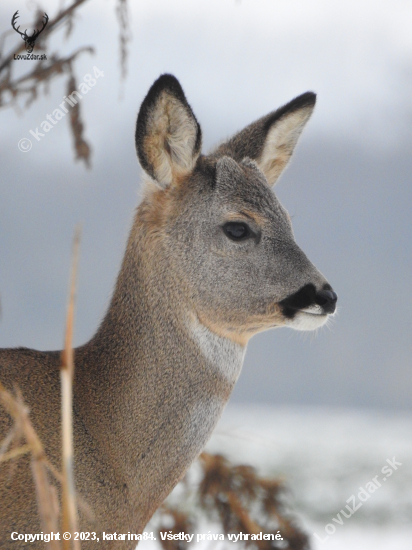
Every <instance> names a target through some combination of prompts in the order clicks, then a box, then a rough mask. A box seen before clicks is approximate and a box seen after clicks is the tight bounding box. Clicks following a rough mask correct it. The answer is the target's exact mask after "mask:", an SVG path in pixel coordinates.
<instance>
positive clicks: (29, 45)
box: [11, 10, 49, 53]
mask: <svg viewBox="0 0 412 550" xmlns="http://www.w3.org/2000/svg"><path fill="white" fill-rule="evenodd" d="M18 17H19V10H17V11H16V13H15V14H14V15H13V17H12V18H11V26H12V27H13V29H14V30H15V31H16V32H18V33H19V34H20V36H21V37H22V39H23V40H24V41H25V42H26V50H27V53H31V52H32V51H33V48H34V45H35V43H36V40H37V37H38V36H39V34H40V33H41V32H42V31H43V30H44V27H45V26H46V25H47V22H48V20H49V16H48V15H47V13H45V14H44V16H43V19H44V21H43V26H42V28H41V29H40V30H37V29H36V30H35V31H33V34H32V35H31V36H28V35H27V29H26V30H25V31H24V33H23V32H20V31H19V28H20V25H19V26H18V27H17V29H16V27H15V23H16V21H17V19H18Z"/></svg>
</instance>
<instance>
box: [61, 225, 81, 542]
mask: <svg viewBox="0 0 412 550" xmlns="http://www.w3.org/2000/svg"><path fill="white" fill-rule="evenodd" d="M79 243H80V228H79V227H77V228H76V231H75V236H74V242H73V263H72V273H71V280H70V291H69V303H68V307H67V319H66V333H65V342H64V349H63V351H62V357H61V359H62V363H61V370H60V381H61V395H62V399H61V410H62V467H63V476H62V529H63V531H64V532H66V531H70V532H71V533H72V534H73V533H74V532H76V531H78V530H79V529H78V517H77V505H76V493H75V486H74V474H73V462H74V460H73V455H74V452H73V376H74V352H73V326H74V305H75V296H76V273H77V262H78V253H79ZM72 544H73V548H74V550H80V541H79V540H74V537H73V536H72ZM70 546H71V541H70V540H68V541H66V540H64V541H63V548H64V549H65V550H70Z"/></svg>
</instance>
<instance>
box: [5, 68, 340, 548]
mask: <svg viewBox="0 0 412 550" xmlns="http://www.w3.org/2000/svg"><path fill="white" fill-rule="evenodd" d="M314 103H315V96H314V94H311V93H308V94H304V95H303V96H301V97H300V98H297V99H296V100H294V101H292V102H291V103H290V104H288V105H286V106H285V107H283V108H282V109H281V110H278V111H276V112H274V113H272V114H271V115H268V116H267V117H264V118H263V119H261V120H259V121H257V122H256V123H255V124H253V125H251V126H249V127H248V128H247V129H245V130H244V131H243V133H242V132H240V133H239V134H237V136H235V138H233V139H232V140H230V141H229V142H227V143H226V144H223V145H222V146H220V147H219V148H218V149H217V150H216V151H215V152H213V153H212V154H211V155H209V156H202V155H201V154H200V147H201V132H200V126H199V125H198V123H197V121H196V119H195V118H194V115H193V113H192V111H191V109H190V106H189V105H188V103H187V101H186V99H185V96H184V94H183V91H182V89H181V87H180V85H179V83H178V82H177V80H176V79H175V78H174V77H172V76H170V75H163V76H162V77H160V78H159V79H158V81H156V83H155V84H154V85H153V87H152V88H151V90H150V91H149V93H148V95H147V97H146V99H145V101H144V102H143V104H142V108H141V111H140V114H139V118H138V123H137V129H136V146H137V152H138V156H139V159H140V161H141V164H142V166H143V168H144V169H145V172H146V176H145V180H146V182H145V185H146V188H145V194H144V198H143V200H142V202H141V204H140V205H139V207H138V209H137V212H136V217H135V220H134V223H133V227H132V229H131V233H130V236H129V240H128V244H127V250H126V253H125V256H124V260H123V263H122V267H121V270H120V274H119V276H118V280H117V284H116V287H115V290H114V294H113V298H112V300H111V303H110V306H109V309H108V312H107V314H106V316H105V318H104V320H103V322H102V324H101V326H100V327H99V329H98V330H97V333H96V334H95V336H94V337H93V338H92V340H91V341H90V342H88V343H87V344H85V345H84V346H81V347H79V348H77V349H76V350H75V383H74V444H75V479H76V486H77V489H78V491H79V493H80V494H81V495H82V496H83V497H84V499H85V500H86V501H87V503H88V504H89V505H90V506H91V508H92V509H93V510H94V512H95V515H96V520H95V522H94V523H93V522H90V521H87V520H86V519H85V518H84V517H81V530H82V531H98V532H100V531H103V530H104V531H106V532H114V531H116V532H118V533H119V532H121V533H127V532H128V531H130V532H134V533H138V532H141V531H142V530H143V528H144V526H145V525H146V523H147V521H148V520H149V519H150V517H151V515H152V514H153V512H154V511H155V510H156V508H157V507H158V506H159V505H160V504H161V502H162V501H163V500H164V498H165V497H166V496H167V495H168V494H169V493H170V491H171V490H172V488H173V487H174V486H175V485H176V483H177V482H178V481H179V479H181V478H182V476H183V475H184V473H185V471H186V470H187V468H188V467H189V465H190V464H191V462H192V461H193V460H194V459H195V458H196V456H197V455H198V454H199V453H200V451H201V450H202V448H203V446H204V445H205V443H206V442H207V440H208V438H209V437H210V434H211V432H212V430H213V428H214V426H215V425H216V422H217V420H218V419H219V416H220V414H221V412H222V410H223V408H224V406H225V403H226V401H227V399H228V398H229V395H230V393H231V391H232V389H233V386H234V384H235V382H236V379H237V377H238V375H239V373H240V370H241V367H242V361H243V356H244V352H245V347H246V344H247V341H248V340H249V338H250V337H251V336H252V335H253V334H255V333H256V332H258V331H261V330H266V329H268V328H271V327H274V326H282V325H287V326H291V327H292V328H298V329H304V330H310V329H312V328H317V327H318V326H320V325H322V324H323V323H324V322H325V321H326V319H327V317H328V313H326V312H325V311H324V309H322V308H323V306H322V305H320V304H322V301H321V300H320V299H319V300H318V302H319V303H318V302H317V301H316V296H317V295H318V294H319V295H320V292H321V291H322V289H330V288H331V287H330V286H329V285H328V284H327V282H326V280H325V279H324V277H323V276H322V275H321V274H320V273H319V272H318V271H317V270H316V268H315V267H314V266H313V265H312V264H311V263H310V262H309V260H308V259H307V258H306V256H305V255H304V253H303V252H302V251H301V250H300V249H299V247H298V246H297V244H296V243H295V241H294V238H293V234H292V229H291V225H290V219H289V216H288V215H287V212H286V211H285V209H284V208H283V207H282V206H281V205H280V203H279V202H278V200H277V199H276V197H275V195H274V193H273V192H272V190H271V189H270V187H269V185H268V181H269V183H270V184H273V183H274V181H273V178H275V179H277V177H278V172H279V173H280V171H281V170H283V168H284V167H285V165H286V164H287V161H288V160H289V157H290V155H291V154H292V151H293V147H294V146H295V144H296V141H297V139H298V137H299V135H300V132H301V130H302V128H303V126H304V124H305V123H306V121H307V120H308V118H309V116H310V114H311V112H312V109H313V106H314ZM265 170H266V171H267V174H265V173H264V172H265ZM231 220H232V221H236V222H237V223H247V224H248V225H249V226H250V227H251V229H252V231H253V237H250V238H247V239H246V240H244V241H241V242H236V241H233V240H231V239H229V238H228V237H227V235H226V234H225V233H224V231H223V230H222V226H224V224H225V223H227V222H228V221H231ZM309 286H311V288H313V289H315V290H314V291H313V293H314V294H313V295H314V296H315V298H313V300H314V302H313V304H312V303H310V304H309V305H307V304H306V305H305V308H304V309H305V311H301V310H299V309H298V308H295V309H296V311H295V309H293V308H292V314H290V308H289V310H288V311H289V314H288V316H286V315H285V314H284V310H283V309H282V308H283V306H282V304H280V302H282V300H285V299H288V298H289V297H291V296H292V297H293V296H294V295H295V293H297V292H298V291H301V293H302V289H303V290H304V289H305V288H306V287H309ZM316 293H318V294H316ZM332 294H333V292H332V293H331V292H329V296H330V295H332ZM290 303H292V302H290ZM333 309H334V308H333ZM329 313H330V311H329ZM59 357H60V354H59V352H40V351H34V350H27V349H24V348H19V349H6V350H1V351H0V380H1V381H2V382H3V383H4V384H5V385H6V386H7V387H9V388H12V387H13V384H17V385H18V386H19V387H20V389H21V390H22V393H23V396H24V399H25V400H26V402H27V403H28V405H29V407H30V409H31V418H32V421H33V424H34V426H35V428H36V430H37V431H38V434H39V436H40V438H41V440H42V442H43V443H44V445H45V447H46V449H47V453H48V455H49V457H50V459H51V461H52V462H53V464H54V465H55V466H56V467H57V468H59V467H60V448H61V444H60V419H59V416H60V404H59V393H60V379H59V366H60V359H59ZM10 423H11V421H10V419H9V418H8V417H7V416H6V415H4V414H3V411H0V437H4V435H5V434H6V433H7V431H8V429H9V426H10V425H11V424H10ZM9 474H10V469H9V465H5V464H2V465H1V466H0V506H1V509H0V546H1V548H2V549H8V548H10V549H11V548H13V549H17V548H23V547H24V544H21V543H18V542H11V541H10V533H11V531H18V532H21V533H25V532H26V533H36V532H40V531H41V529H40V525H39V521H38V519H37V513H36V506H35V501H34V490H33V482H32V480H31V471H30V468H29V460H28V458H27V457H26V458H20V459H19V460H18V468H17V470H16V471H15V472H14V474H13V475H12V476H10V475H9ZM94 544H95V543H94ZM134 546H135V543H134V542H133V543H128V542H126V541H123V542H119V543H116V542H113V543H106V544H103V543H102V542H100V544H99V547H101V548H117V547H119V548H120V547H121V548H122V549H124V550H128V549H130V550H131V549H132V548H134ZM82 547H83V548H86V549H87V548H92V547H94V546H93V543H90V544H87V543H83V546H82ZM31 548H42V544H41V543H39V544H38V545H36V544H32V545H31Z"/></svg>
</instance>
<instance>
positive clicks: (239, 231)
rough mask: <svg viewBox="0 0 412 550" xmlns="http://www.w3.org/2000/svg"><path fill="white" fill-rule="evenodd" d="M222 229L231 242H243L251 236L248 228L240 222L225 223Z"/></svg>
mask: <svg viewBox="0 0 412 550" xmlns="http://www.w3.org/2000/svg"><path fill="white" fill-rule="evenodd" d="M222 229H223V233H224V234H225V235H226V237H229V239H231V240H232V241H244V240H245V239H248V238H249V237H251V236H252V235H253V233H252V231H251V230H250V228H249V226H248V225H246V224H245V223H242V222H227V223H225V225H224V226H223V227H222Z"/></svg>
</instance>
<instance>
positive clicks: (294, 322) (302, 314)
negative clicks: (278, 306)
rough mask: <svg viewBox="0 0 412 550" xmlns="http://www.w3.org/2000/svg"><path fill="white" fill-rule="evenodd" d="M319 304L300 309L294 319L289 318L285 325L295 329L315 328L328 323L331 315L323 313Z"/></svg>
mask: <svg viewBox="0 0 412 550" xmlns="http://www.w3.org/2000/svg"><path fill="white" fill-rule="evenodd" d="M318 310H319V312H318ZM321 311H322V310H321V308H320V307H319V306H311V307H308V308H306V309H302V310H301V311H298V312H297V313H296V315H295V316H294V318H293V319H288V320H287V321H286V323H285V326H287V327H290V328H294V329H295V330H315V329H317V328H319V327H321V326H322V325H324V324H325V323H326V321H327V320H328V317H329V315H327V314H325V313H321Z"/></svg>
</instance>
